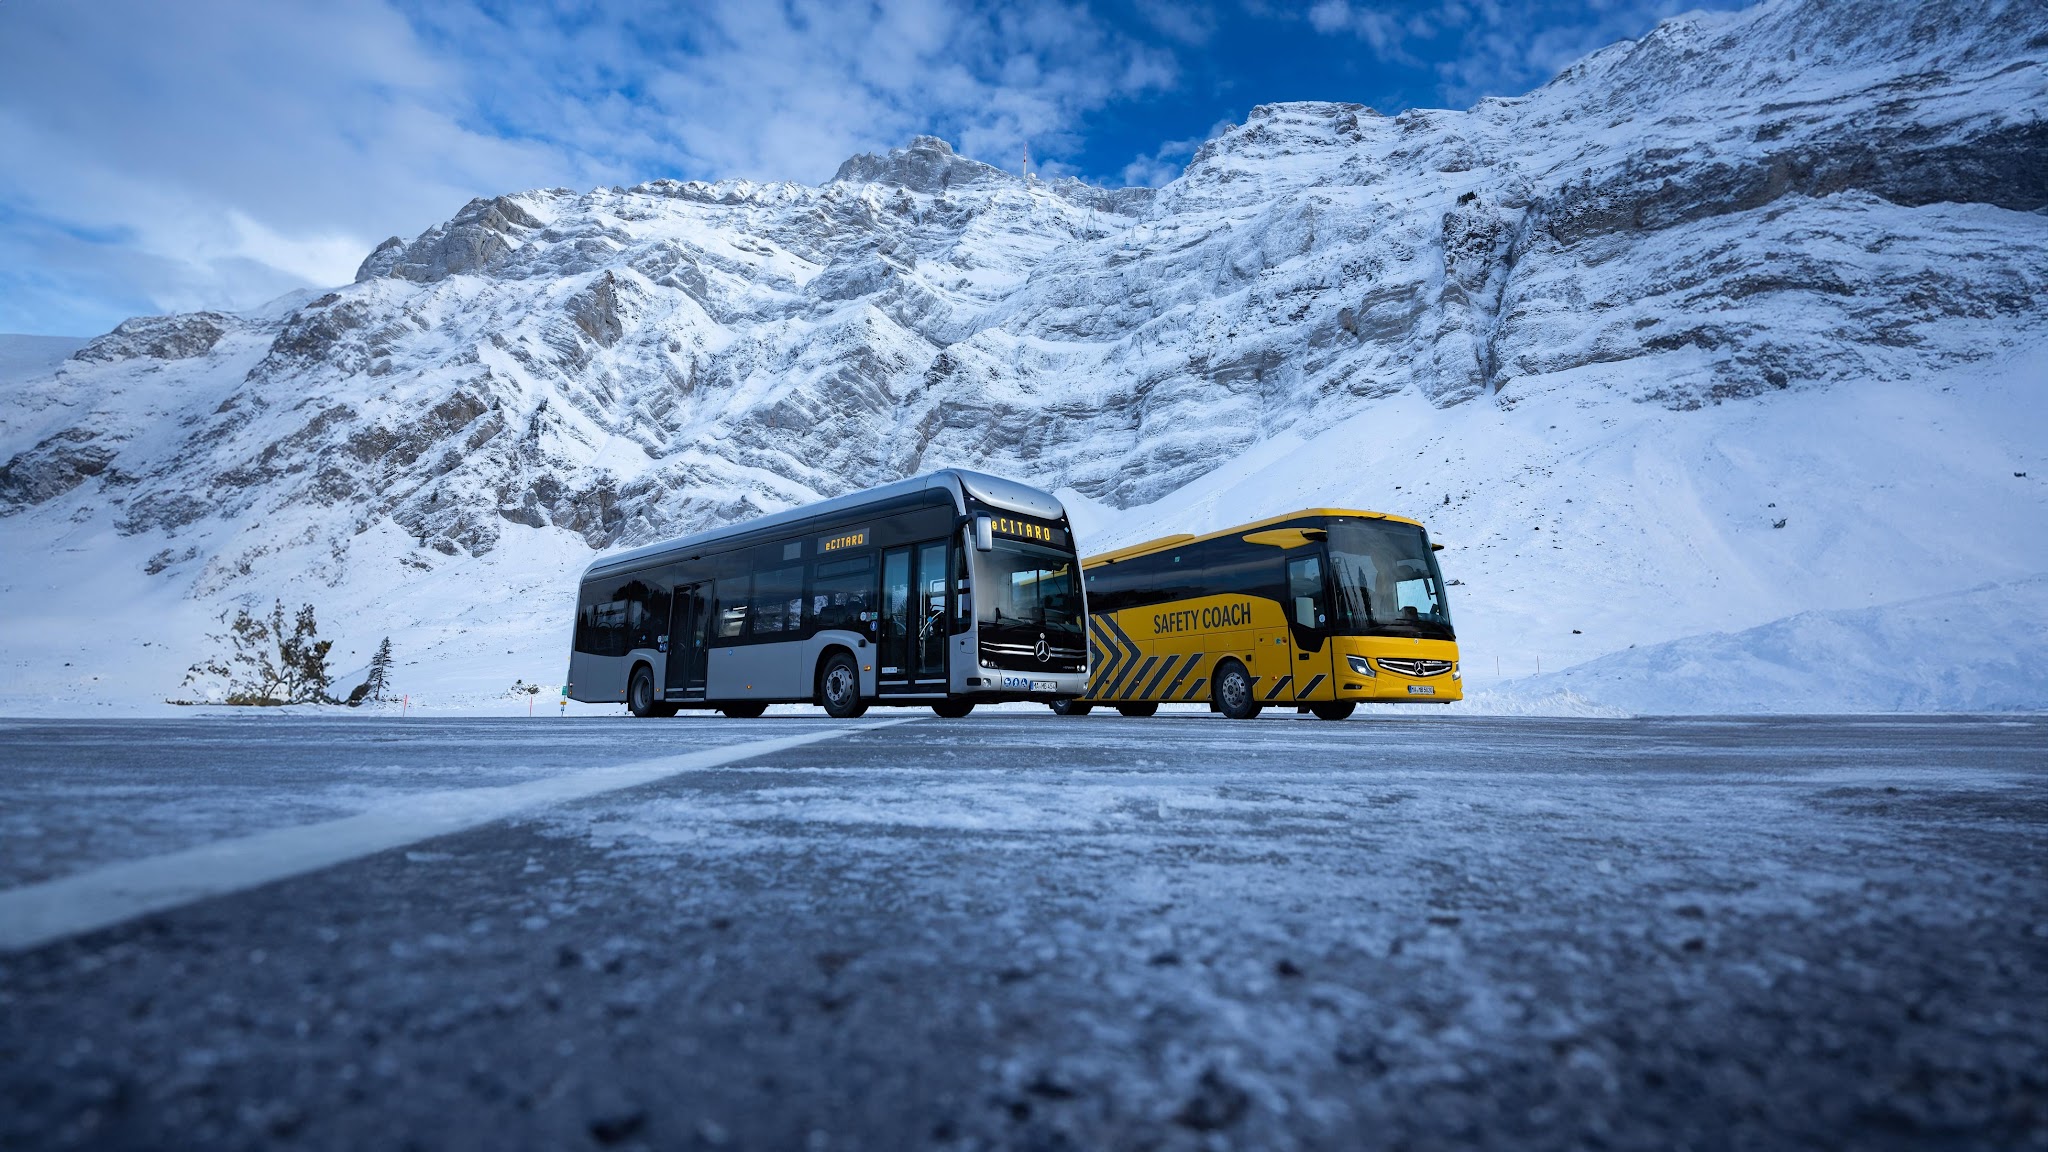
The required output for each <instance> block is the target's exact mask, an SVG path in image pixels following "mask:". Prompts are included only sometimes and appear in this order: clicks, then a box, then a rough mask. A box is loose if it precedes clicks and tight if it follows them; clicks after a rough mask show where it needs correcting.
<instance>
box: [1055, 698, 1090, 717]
mask: <svg viewBox="0 0 2048 1152" xmlns="http://www.w3.org/2000/svg"><path fill="white" fill-rule="evenodd" d="M1049 707H1050V708H1051V709H1052V713H1053V715H1055V716H1086V715H1087V714H1088V713H1090V712H1093V711H1095V705H1093V704H1083V703H1081V702H1080V701H1079V700H1055V701H1053V702H1052V703H1051V704H1050V705H1049Z"/></svg>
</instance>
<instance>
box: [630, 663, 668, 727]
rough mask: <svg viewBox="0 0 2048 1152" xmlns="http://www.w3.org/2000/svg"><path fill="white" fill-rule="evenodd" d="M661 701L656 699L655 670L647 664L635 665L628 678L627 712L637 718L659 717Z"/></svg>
mask: <svg viewBox="0 0 2048 1152" xmlns="http://www.w3.org/2000/svg"><path fill="white" fill-rule="evenodd" d="M659 707H660V701H658V700H656V699H655V698H654V669H652V668H649V667H648V666H647V665H645V664H635V665H633V674H632V675H631V676H629V677H627V678H626V711H628V712H631V713H632V714H633V715H635V716H641V717H646V716H655V715H659V713H658V712H657V709H658V708H659Z"/></svg>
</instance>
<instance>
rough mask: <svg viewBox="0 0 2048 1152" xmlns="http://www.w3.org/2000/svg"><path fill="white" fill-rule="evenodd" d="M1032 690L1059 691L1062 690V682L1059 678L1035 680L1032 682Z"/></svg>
mask: <svg viewBox="0 0 2048 1152" xmlns="http://www.w3.org/2000/svg"><path fill="white" fill-rule="evenodd" d="M1031 690H1032V691H1033V692H1057V691H1059V690H1060V684H1059V681H1057V680H1033V681H1032V682H1031Z"/></svg>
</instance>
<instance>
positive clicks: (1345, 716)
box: [1308, 700, 1358, 720]
mask: <svg viewBox="0 0 2048 1152" xmlns="http://www.w3.org/2000/svg"><path fill="white" fill-rule="evenodd" d="M1308 710H1309V711H1311V712H1313V713H1315V714H1316V719H1318V720H1349V719H1351V714H1352V713H1353V712H1355V711H1357V710H1358V704H1357V702H1356V701H1352V700H1331V701H1327V702H1325V703H1322V704H1311V705H1309V706H1308Z"/></svg>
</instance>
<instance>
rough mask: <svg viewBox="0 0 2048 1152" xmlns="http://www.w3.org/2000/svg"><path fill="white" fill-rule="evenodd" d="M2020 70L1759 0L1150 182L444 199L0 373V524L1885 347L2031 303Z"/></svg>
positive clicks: (901, 182) (1655, 372)
mask: <svg viewBox="0 0 2048 1152" xmlns="http://www.w3.org/2000/svg"><path fill="white" fill-rule="evenodd" d="M2043 108H2048V21H2044V20H2043V18H2042V16H2041V11H2040V8H2039V6H2038V5H2036V4H2032V3H2027V2H2024V0H2021V2H2011V3H2007V2H2001V0H1925V2H1917V3H1914V2H1901V3H1893V4H1886V5H1883V6H1873V5H1866V4H1858V5H1847V4H1839V3H1827V2H1819V0H1785V2H1772V3H1767V4H1764V5H1763V6H1761V7H1759V8H1756V9H1752V10H1749V11H1747V12H1743V13H1738V14H1733V15H1726V16H1711V17H1699V18H1692V19H1682V20H1676V21H1671V22H1667V23H1666V24H1664V25H1662V26H1660V27H1659V28H1658V29H1656V30H1655V31H1654V32H1652V33H1651V34H1650V35H1648V36H1646V37H1644V38H1643V39H1642V40H1640V41H1635V42H1628V43H1622V44H1617V45H1615V46H1613V47H1610V48H1608V49H1605V50H1603V51H1601V52H1599V53H1596V54H1595V55H1593V56H1591V57H1589V58H1587V59H1586V60H1584V61H1581V62H1580V63H1578V64H1576V65H1574V66H1573V67H1572V68H1570V69H1568V70H1567V71H1566V72H1565V73H1564V74H1562V75H1561V76H1559V77H1558V78H1557V79H1556V80H1555V81H1553V82H1552V83H1551V84H1549V85H1547V86H1546V87H1544V88H1542V89H1540V90H1538V91H1536V92H1535V93H1532V94H1530V95H1529V96H1526V97H1522V98H1518V99H1512V100H1488V101H1484V102H1482V103H1481V104H1480V105H1478V106H1477V107H1475V108H1473V109H1471V110H1469V111H1465V112H1444V111H1413V112H1407V113H1403V114H1401V115H1398V116H1391V117H1389V116H1382V115H1379V114H1377V113H1375V112H1373V111H1372V110H1371V109H1368V108H1364V107H1361V106H1358V105H1353V104H1336V103H1330V104H1284V105H1270V106H1265V107H1260V108H1257V109H1255V110H1254V111H1253V112H1252V114H1251V116H1250V117H1249V119H1248V120H1247V121H1246V122H1245V123H1244V124H1243V125H1241V126H1238V127H1236V128H1234V129H1232V130H1230V131H1229V132H1227V133H1225V134H1223V135H1222V136H1220V137H1219V138H1217V139H1215V140H1213V141H1211V142H1210V143H1209V144H1207V145H1205V146H1204V147H1203V149H1202V150H1201V152H1200V153H1199V155H1198V156H1197V157H1196V158H1195V160H1194V162H1193V163H1192V164H1191V165H1190V167H1189V168H1188V170H1187V172H1186V174H1185V175H1184V176H1183V177H1181V178H1180V179H1179V180H1177V181H1175V182H1174V183H1172V184H1171V185H1169V186H1167V187H1165V188H1163V189H1160V190H1158V191H1157V192H1156V193H1155V192H1153V191H1151V190H1146V189H1123V190H1105V189H1100V188H1094V187H1090V186H1087V185H1084V184H1080V183H1078V182H1074V181H1056V182H1050V183H1048V182H1043V181H1039V180H1028V181H1027V180H1024V179H1021V178H1019V177H1017V176H1015V175H1013V174H1010V173H1006V172H1002V171H999V170H997V169H994V168H991V167H989V166H987V165H983V164H979V163H977V162H975V161H972V160H969V159H966V158H963V157H960V156H957V155H955V154H953V152H952V151H951V150H950V149H949V148H948V147H947V146H946V144H945V143H944V142H943V141H940V140H936V139H932V138H928V137H920V138H918V139H916V140H914V141H912V142H911V144H910V145H909V146H908V147H906V148H903V149H899V150H897V151H894V152H891V153H890V154H889V155H887V156H857V157H854V158H853V159H851V160H848V161H847V162H846V163H845V165H843V166H842V167H841V169H840V171H839V173H838V175H837V177H836V178H835V179H834V180H833V181H831V182H829V183H827V184H825V185H823V186H821V187H816V188H812V187H804V186H800V185H795V184H755V183H749V182H745V181H733V182H725V183H719V184H704V183H695V182H691V183H682V182H677V181H672V180H657V181H653V182H650V183H646V184H642V185H638V186H636V187H632V188H606V189H598V190H596V191H592V192H587V193H578V192H573V191H569V190H564V189H554V190H545V191H535V192H527V193H522V194H518V195H508V196H500V197H497V198H495V199H491V200H477V201H473V202H472V203H470V204H469V205H467V206H465V207H464V208H463V209H462V211H460V212H459V213H457V214H456V216H455V217H454V218H453V219H451V220H449V221H448V222H447V223H445V224H442V225H439V226H437V227H435V228H432V229H430V230H428V231H427V232H426V233H424V234H422V235H421V236H419V237H417V238H415V239H413V240H411V241H406V240H403V239H400V238H395V237H394V238H393V239H391V240H389V241H386V242H385V243H384V244H382V245H380V246H379V247H378V248H377V249H376V251H374V252H373V253H371V254H370V255H369V257H368V258H367V259H366V260H365V261H364V262H363V265H362V268H361V271H360V272H359V274H358V275H357V278H356V282H355V283H353V284H351V285H348V286H346V287H343V288H338V289H336V290H334V291H332V292H329V293H326V294H324V295H318V296H317V297H313V298H305V297H299V298H294V299H289V300H286V301H282V302H279V303H278V304H277V305H276V306H274V307H272V308H270V309H267V310H261V311H258V312H252V313H249V314H242V315H225V314H219V313H202V314H196V315H189V316H174V317H152V318H143V319H138V320H131V321H129V322H127V323H124V324H123V325H121V326H120V328H118V329H116V330H115V331H114V332H113V333H110V334H108V335H107V336H104V337H101V338H100V339H98V340H95V341H93V342H92V343H91V344H90V345H89V346H87V347H86V348H84V349H83V350H81V351H80V352H79V353H78V354H77V355H76V357H75V358H74V359H73V360H72V361H71V362H69V363H68V364H66V365H65V366H64V367H63V368H62V369H60V370H59V371H57V372H56V373H54V374H51V375H48V376H44V377H40V378H37V379H35V380H31V381H29V382H27V383H26V384H24V385H22V386H21V387H20V389H19V390H17V392H16V393H15V395H14V396H13V397H12V398H11V399H10V400H9V401H8V403H7V405H6V407H5V409H4V410H0V460H5V461H6V462H5V464H4V466H0V517H13V518H17V519H18V518H21V517H24V516H30V515H36V516H57V517H69V518H80V519H82V518H89V517H91V516H95V515H102V514H103V515H106V516H108V517H109V518H110V522H111V523H112V524H113V525H114V526H115V527H116V529H117V530H118V532H120V533H122V534H126V535H129V536H133V537H140V538H143V539H144V540H146V541H147V542H149V544H150V547H151V548H152V549H158V550H156V551H154V558H153V559H152V561H151V564H152V566H153V567H152V570H153V571H154V572H156V573H158V574H159V575H158V577H157V578H158V579H162V580H174V581H183V582H184V584H185V585H186V586H188V587H190V588H191V589H193V590H196V591H197V592H199V593H200V594H202V595H211V594H217V593H222V592H229V591H234V590H237V589H242V590H245V591H246V590H247V589H249V588H254V587H256V586H258V585H260V583H261V579H260V578H262V577H264V576H266V575H276V574H277V572H279V571H281V570H282V568H281V566H298V567H299V568H300V569H305V568H306V567H307V566H308V565H310V566H311V570H312V571H314V572H315V573H316V574H317V575H318V576H319V577H320V578H322V579H325V580H327V581H329V582H330V583H340V582H343V581H346V580H349V579H351V578H352V577H351V572H352V571H353V570H354V566H357V565H360V564H363V563H374V564H378V565H388V564H390V563H392V562H393V559H392V558H391V557H389V556H387V555H384V554H383V553H384V551H386V550H388V544H386V543H379V544H378V545H377V548H376V553H377V554H375V555H371V556H362V555H358V554H357V547H356V541H358V540H359V539H361V538H363V537H364V534H365V533H369V532H370V531H371V529H373V528H380V527H395V528H396V529H397V530H398V531H399V532H402V533H403V535H404V537H406V538H409V539H410V541H411V542H412V543H411V546H410V552H409V553H408V554H407V555H404V556H401V557H398V558H397V560H396V562H397V563H400V564H404V565H408V566H411V567H417V568H426V567H433V566H436V565H442V564H446V563H449V562H451V560H456V559H460V558H463V557H473V556H479V555H484V554H487V553H490V552H492V551H493V550H494V549H496V548H499V547H501V546H502V543H503V541H504V540H505V538H506V534H507V533H508V532H523V531H528V530H533V529H561V530H566V531H567V532H570V533H573V534H575V536H577V537H578V538H580V539H581V540H582V541H583V542H584V543H585V544H587V545H588V546H589V547H590V548H603V547H608V546H612V545H617V544H629V543H637V542H643V541H646V540H649V539H653V538H657V537H660V536H663V535H667V534H672V533H677V532H682V531H687V530H692V529H695V528H699V527H702V526H705V525H708V524H711V523H715V522H720V521H725V520H729V519H732V518H735V517H741V516H746V515H750V514H754V513H758V512H761V511H765V510H770V509H775V508H780V507H785V506H788V505H791V504H795V503H799V502H803V501H807V500H811V499H814V498H818V497H823V496H829V495H833V494H836V493H840V492H843V491H847V490H851V489H854V488H858V487H863V486H867V485H870V484H875V483H879V482H882V481H886V480H889V479H893V478H896V477H900V476H903V475H906V474H910V473H914V472H917V471H920V470H924V469H928V468H932V467H937V466H942V465H951V464H963V465H968V466H972V467H977V468H985V469H989V470H993V471H998V472H1004V473H1008V474H1012V475H1017V476H1019V477H1022V478H1026V479H1029V480H1032V481H1035V482H1037V483H1039V484H1042V485H1045V486H1048V487H1069V488H1072V489H1075V490H1078V491H1079V492H1081V493H1083V494H1086V495H1087V496H1089V497H1091V498H1093V499H1095V500H1098V501H1101V502H1103V503H1106V504H1109V505H1112V506H1119V507H1120V506H1128V505H1132V504H1139V503H1145V502H1148V501H1151V500H1154V499H1156V498H1158V497H1160V496H1162V495H1164V494H1166V493H1168V492H1171V491H1173V490H1174V489H1176V488H1179V487H1180V486H1182V485H1184V484H1187V483H1188V482H1190V481H1192V480H1194V479H1196V478H1197V477H1200V476H1202V475H1203V474H1205V473H1207V472H1209V471H1210V470H1211V469H1213V468H1214V467H1215V466H1216V465H1217V464H1218V463H1219V462H1220V461H1223V460H1226V459H1229V458H1232V457H1233V456H1236V455H1238V454H1240V453H1242V452H1244V451H1245V450H1247V449H1248V448H1250V447H1251V446H1253V445H1255V444H1258V443H1259V442H1261V441H1264V440H1267V439H1269V438H1271V437H1273V436H1275V435H1276V434H1278V433H1281V432H1284V431H1286V430H1289V429H1293V428H1298V427H1301V426H1303V424H1304V422H1305V421H1308V422H1312V423H1313V424H1314V425H1316V426H1321V425H1322V424H1323V423H1325V422H1328V421H1334V420H1340V419H1343V418H1346V417H1349V416H1352V415H1355V414H1357V413H1359V412H1364V411H1368V410H1370V409H1371V408H1372V406H1373V405H1375V404H1376V403H1380V402H1382V401H1383V400H1385V399H1386V398H1388V397H1392V396H1394V395H1396V394H1400V393H1410V394H1414V395H1418V396H1420V397H1423V398H1426V400H1427V401H1428V402H1429V403H1430V404H1432V405H1435V406H1437V407H1438V408H1449V407H1454V406H1460V405H1494V406H1498V407H1500V408H1502V409H1512V408H1513V407H1514V406H1515V405H1517V404H1518V403H1519V402H1520V401H1521V398H1522V397H1523V396H1524V395H1526V394H1528V393H1529V391H1530V390H1531V389H1535V388H1546V387H1552V386H1555V385H1556V383H1557V382H1559V381H1569V380H1571V379H1573V378H1574V377H1573V373H1574V372H1575V371H1576V370H1579V369H1583V368H1585V367H1587V366H1591V365H1612V364H1615V363H1622V362H1627V363H1631V364H1634V365H1635V366H1636V368H1637V370H1636V371H1634V372H1632V373H1629V374H1628V376H1627V378H1628V379H1630V380H1632V381H1638V382H1644V383H1640V384H1635V385H1630V387H1631V388H1633V389H1634V391H1632V392H1631V394H1630V398H1631V399H1633V400H1635V401H1639V402H1641V403H1642V404H1645V405H1655V406H1664V407H1668V408H1672V409H1680V410H1685V409H1695V408H1699V407H1702V406H1712V405H1716V404H1722V403H1740V402H1744V401H1745V399H1746V398H1749V397H1754V396H1758V395H1761V394H1769V393H1774V392H1778V391H1783V390H1798V389H1818V388H1834V387H1854V386H1856V385H1857V384H1858V383H1859V382H1862V381H1869V380H1872V379H1879V380H1899V379H1907V378H1912V377H1914V376H1916V375H1919V374H1924V373H1927V372H1930V371H1934V370H1937V369H1940V368H1942V367H1944V366H1947V365H1953V364H1957V363H1967V362H1970V361H1971V360H1973V359H1975V358H1979V357H1983V356H1986V355H1990V354H1994V353H1996V352H1997V351H1998V350H2000V349H2009V348H2012V347H2017V346H2019V345H2020V344H2022V343H2024V342H2025V341H2027V340H2034V339H2039V336H2040V333H2041V332H2042V330H2043V325H2044V312H2048V304H2044V293H2043V290H2044V288H2048V216H2044V214H2043V213H2044V208H2048V122H2044V120H2043V119H2042V115H2041V110H2042V109H2043ZM1603 379H1607V377H1603ZM1585 386H1586V387H1594V388H1600V387H1610V386H1611V385H1606V384H1588V385H1585ZM4 522H5V521H4V520H0V524H4ZM370 538H371V539H375V540H378V541H383V540H385V533H384V532H382V531H380V532H379V533H377V534H375V535H374V536H372V537H370ZM287 557H289V559H287ZM245 585H246V587H244V586H245Z"/></svg>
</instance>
